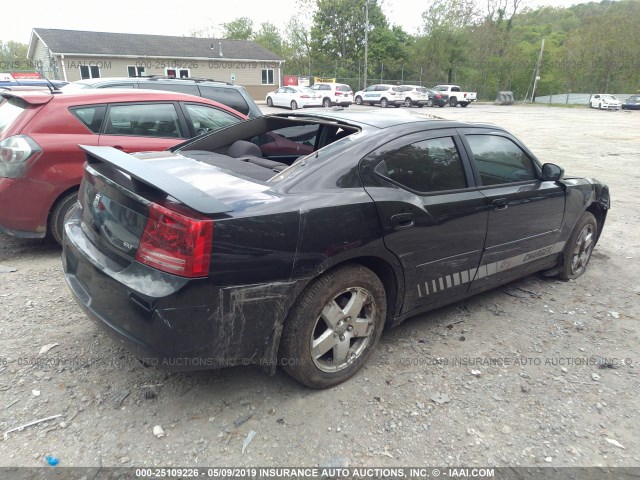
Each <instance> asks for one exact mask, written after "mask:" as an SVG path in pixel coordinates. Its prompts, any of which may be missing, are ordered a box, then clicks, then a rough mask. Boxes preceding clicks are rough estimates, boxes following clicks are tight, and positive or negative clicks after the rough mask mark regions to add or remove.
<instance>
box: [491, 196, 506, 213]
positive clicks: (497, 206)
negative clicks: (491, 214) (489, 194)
mask: <svg viewBox="0 0 640 480" xmlns="http://www.w3.org/2000/svg"><path fill="white" fill-rule="evenodd" d="M491 206H492V207H493V209H494V210H505V209H506V208H507V207H508V206H509V200H507V199H506V198H496V199H495V200H494V201H493V202H491Z"/></svg>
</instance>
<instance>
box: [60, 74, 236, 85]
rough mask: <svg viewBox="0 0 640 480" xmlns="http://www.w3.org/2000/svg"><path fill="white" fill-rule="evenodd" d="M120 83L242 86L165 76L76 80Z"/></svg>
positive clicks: (220, 81)
mask: <svg viewBox="0 0 640 480" xmlns="http://www.w3.org/2000/svg"><path fill="white" fill-rule="evenodd" d="M120 82H142V83H148V82H149V83H151V82H171V83H185V82H192V83H205V82H210V83H215V84H217V85H222V86H224V85H226V86H229V87H236V86H238V87H239V86H240V85H234V84H232V83H229V82H225V81H223V80H215V79H213V78H200V77H181V78H179V77H169V76H165V75H152V76H148V77H105V78H86V79H83V80H76V81H75V82H71V83H75V84H84V85H100V84H108V83H120Z"/></svg>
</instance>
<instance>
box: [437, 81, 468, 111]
mask: <svg viewBox="0 0 640 480" xmlns="http://www.w3.org/2000/svg"><path fill="white" fill-rule="evenodd" d="M432 90H436V91H438V92H444V93H446V94H447V95H449V106H451V107H455V106H456V105H460V106H461V107H466V106H467V105H469V104H470V103H471V102H475V101H476V92H463V91H462V89H461V88H460V86H459V85H436V86H435V87H433V89H432Z"/></svg>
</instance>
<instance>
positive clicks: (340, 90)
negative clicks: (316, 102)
mask: <svg viewBox="0 0 640 480" xmlns="http://www.w3.org/2000/svg"><path fill="white" fill-rule="evenodd" d="M311 89H312V90H315V91H316V92H317V93H319V94H320V95H322V106H323V107H331V106H333V105H339V106H341V107H348V106H349V105H351V104H352V103H353V90H351V87H350V86H349V85H347V84H345V83H314V84H313V85H312V86H311Z"/></svg>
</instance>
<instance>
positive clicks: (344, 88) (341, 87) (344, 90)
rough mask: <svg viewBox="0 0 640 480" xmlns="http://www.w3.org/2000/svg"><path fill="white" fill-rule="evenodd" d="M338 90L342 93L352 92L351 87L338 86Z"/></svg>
mask: <svg viewBox="0 0 640 480" xmlns="http://www.w3.org/2000/svg"><path fill="white" fill-rule="evenodd" d="M336 90H338V91H340V92H350V91H351V87H350V86H349V85H338V86H337V87H336Z"/></svg>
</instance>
